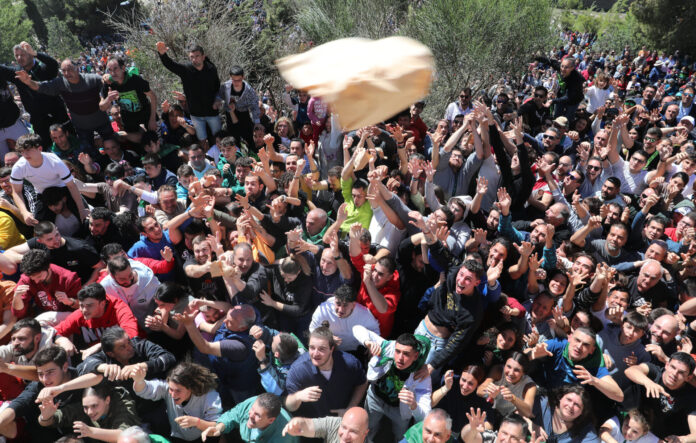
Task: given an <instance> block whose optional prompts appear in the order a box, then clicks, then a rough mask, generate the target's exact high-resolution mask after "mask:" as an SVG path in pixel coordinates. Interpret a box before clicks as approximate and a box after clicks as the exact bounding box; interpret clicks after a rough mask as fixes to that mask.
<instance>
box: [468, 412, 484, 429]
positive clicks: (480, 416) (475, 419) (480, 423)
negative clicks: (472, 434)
mask: <svg viewBox="0 0 696 443" xmlns="http://www.w3.org/2000/svg"><path fill="white" fill-rule="evenodd" d="M466 418H467V419H468V420H469V426H471V428H472V429H476V430H477V431H478V432H483V431H484V430H485V428H484V424H485V423H486V411H483V412H482V411H481V408H478V409H474V408H471V409H469V412H467V413H466Z"/></svg>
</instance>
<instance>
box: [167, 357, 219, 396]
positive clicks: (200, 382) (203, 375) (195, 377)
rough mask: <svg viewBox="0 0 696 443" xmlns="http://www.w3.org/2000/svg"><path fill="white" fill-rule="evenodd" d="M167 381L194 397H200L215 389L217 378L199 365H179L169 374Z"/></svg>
mask: <svg viewBox="0 0 696 443" xmlns="http://www.w3.org/2000/svg"><path fill="white" fill-rule="evenodd" d="M167 381H171V382H174V383H176V384H179V385H181V386H183V387H185V388H186V389H188V390H190V391H191V393H192V394H193V395H195V396H201V395H205V394H206V393H208V392H210V391H212V390H213V389H216V388H217V384H218V377H217V375H215V374H213V373H212V372H210V369H208V368H206V367H204V366H201V365H199V364H196V363H180V364H178V365H177V366H175V367H174V369H172V371H171V372H170V373H169V377H167Z"/></svg>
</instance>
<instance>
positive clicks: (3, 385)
mask: <svg viewBox="0 0 696 443" xmlns="http://www.w3.org/2000/svg"><path fill="white" fill-rule="evenodd" d="M10 334H11V335H10V343H8V344H6V345H3V346H0V373H1V374H0V392H1V393H2V396H1V399H2V400H3V401H6V400H11V399H12V398H14V397H16V396H17V395H19V393H20V392H22V389H23V388H24V385H23V384H22V383H20V382H19V381H18V380H17V378H22V379H25V380H34V379H35V378H36V366H35V364H34V358H35V357H36V353H37V352H39V350H41V349H44V348H45V347H47V346H51V345H52V344H53V340H54V338H55V336H56V331H55V329H53V328H51V327H43V328H42V327H41V325H40V324H39V322H38V321H36V320H35V319H33V318H23V319H21V320H19V321H18V322H17V323H15V324H14V326H12V332H11V333H10Z"/></svg>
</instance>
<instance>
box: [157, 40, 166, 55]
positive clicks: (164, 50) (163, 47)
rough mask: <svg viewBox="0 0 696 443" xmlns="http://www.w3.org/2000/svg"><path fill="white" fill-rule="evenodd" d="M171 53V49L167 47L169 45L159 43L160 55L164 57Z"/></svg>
mask: <svg viewBox="0 0 696 443" xmlns="http://www.w3.org/2000/svg"><path fill="white" fill-rule="evenodd" d="M167 51H169V48H168V47H167V44H166V43H164V42H157V52H158V53H159V54H160V55H164V54H166V53H167Z"/></svg>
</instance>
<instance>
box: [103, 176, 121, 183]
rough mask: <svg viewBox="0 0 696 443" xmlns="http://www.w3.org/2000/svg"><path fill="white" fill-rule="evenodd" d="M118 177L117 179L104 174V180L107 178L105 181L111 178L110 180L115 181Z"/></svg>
mask: <svg viewBox="0 0 696 443" xmlns="http://www.w3.org/2000/svg"><path fill="white" fill-rule="evenodd" d="M118 179H119V178H118V177H111V176H104V180H107V181H108V180H111V181H112V182H115V181H116V180H118Z"/></svg>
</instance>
